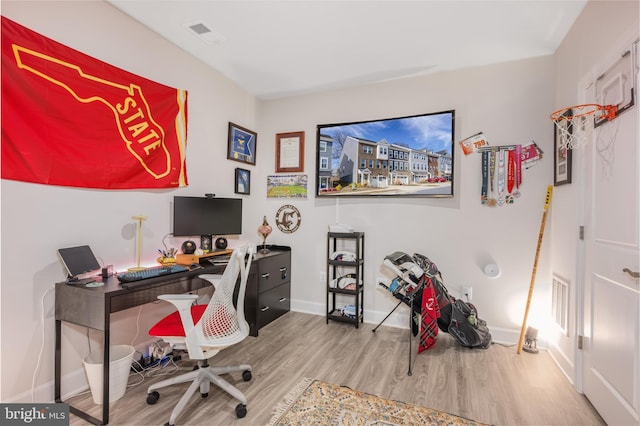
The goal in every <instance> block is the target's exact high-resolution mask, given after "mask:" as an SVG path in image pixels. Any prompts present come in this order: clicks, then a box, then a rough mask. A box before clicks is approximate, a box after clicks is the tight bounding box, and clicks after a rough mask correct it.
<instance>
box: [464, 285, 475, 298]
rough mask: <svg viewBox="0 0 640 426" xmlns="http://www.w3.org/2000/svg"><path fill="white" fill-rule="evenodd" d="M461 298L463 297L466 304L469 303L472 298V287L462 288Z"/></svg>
mask: <svg viewBox="0 0 640 426" xmlns="http://www.w3.org/2000/svg"><path fill="white" fill-rule="evenodd" d="M462 296H464V298H465V300H466V301H467V302H471V299H472V298H473V287H470V286H469V287H462Z"/></svg>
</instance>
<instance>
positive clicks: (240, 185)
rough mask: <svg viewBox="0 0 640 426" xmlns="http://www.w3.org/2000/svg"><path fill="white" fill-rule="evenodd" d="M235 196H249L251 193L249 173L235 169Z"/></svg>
mask: <svg viewBox="0 0 640 426" xmlns="http://www.w3.org/2000/svg"><path fill="white" fill-rule="evenodd" d="M234 187H235V189H234V191H235V193H236V194H245V195H249V193H250V191H251V171H249V170H246V169H241V168H236V178H235V185H234Z"/></svg>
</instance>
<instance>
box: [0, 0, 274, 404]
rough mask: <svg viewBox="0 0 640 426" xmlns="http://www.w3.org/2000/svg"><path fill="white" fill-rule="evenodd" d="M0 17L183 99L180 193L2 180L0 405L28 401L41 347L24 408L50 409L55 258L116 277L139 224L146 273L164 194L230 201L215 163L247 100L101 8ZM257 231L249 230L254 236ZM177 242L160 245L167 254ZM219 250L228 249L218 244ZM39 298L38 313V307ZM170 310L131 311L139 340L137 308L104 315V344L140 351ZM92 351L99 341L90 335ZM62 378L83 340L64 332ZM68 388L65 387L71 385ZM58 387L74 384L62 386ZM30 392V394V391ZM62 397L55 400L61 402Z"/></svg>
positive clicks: (221, 164) (75, 6) (248, 209)
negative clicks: (81, 260)
mask: <svg viewBox="0 0 640 426" xmlns="http://www.w3.org/2000/svg"><path fill="white" fill-rule="evenodd" d="M2 14H3V15H4V16H6V17H7V18H9V19H12V20H14V21H16V22H18V23H19V24H21V25H24V26H26V27H28V28H30V29H32V30H34V31H36V32H39V33H40V34H43V35H45V36H47V37H50V38H52V39H54V40H56V41H58V42H61V43H63V44H65V45H67V46H69V47H72V48H74V49H77V50H79V51H81V52H84V53H86V54H88V55H91V56H93V57H95V58H98V59H100V60H103V61H105V62H107V63H110V64H112V65H115V66H118V67H120V68H123V69H125V70H127V71H130V72H133V73H136V74H138V75H142V76H144V77H146V78H149V79H151V80H154V81H157V82H159V83H163V84H166V85H168V86H172V87H177V88H182V89H186V90H187V91H188V96H189V98H188V109H189V118H188V120H189V122H188V145H187V163H188V164H187V172H188V176H189V182H190V185H189V186H188V187H186V188H182V189H173V190H145V191H103V190H91V189H77V188H64V187H54V186H46V185H36V184H31V183H23V182H15V181H8V180H2V182H1V192H2V194H1V197H2V198H1V202H2V234H1V238H2V276H1V278H2V281H1V283H2V284H1V285H2V287H1V290H2V298H1V308H2V312H1V320H2V329H1V341H0V346H1V348H2V352H1V357H2V358H1V362H2V365H1V373H0V376H1V380H2V383H1V385H2V386H1V392H2V393H1V394H0V400H2V401H13V400H21V401H30V400H31V383H32V375H33V372H34V369H35V368H36V364H37V362H38V354H39V351H40V347H41V344H42V329H43V326H42V324H41V320H42V316H43V305H44V334H45V342H44V343H45V345H44V349H43V353H42V360H41V363H40V369H39V372H38V374H37V377H36V380H35V385H36V388H37V389H36V391H37V392H36V401H51V400H53V387H52V380H53V356H54V308H53V306H54V303H53V302H54V292H53V291H49V290H50V289H52V288H53V285H54V283H55V282H58V281H63V280H64V278H65V275H64V273H63V270H62V267H61V264H60V262H59V260H58V258H57V257H56V249H58V248H61V247H69V246H75V245H81V244H89V245H90V246H91V248H92V249H93V251H94V252H95V254H96V256H97V257H98V258H99V259H100V260H101V261H103V262H104V263H107V264H109V263H111V264H114V265H115V267H116V269H118V270H123V269H126V268H127V267H129V266H133V265H134V264H135V261H136V260H135V232H136V230H135V221H133V220H132V219H131V216H132V215H145V216H148V220H147V221H145V222H144V225H143V244H144V255H143V258H142V262H143V263H145V262H146V263H147V264H153V263H155V258H156V257H157V255H156V253H157V252H156V249H158V248H160V247H162V238H163V237H164V236H165V235H166V234H167V233H169V232H171V223H170V217H171V201H172V200H173V196H174V195H197V196H201V195H204V194H205V193H207V192H212V193H215V194H217V195H218V196H236V194H234V191H233V190H234V185H233V181H234V169H235V167H237V166H238V165H239V164H240V163H237V162H233V161H228V160H226V146H227V144H226V141H227V125H228V122H229V121H233V122H235V123H238V124H240V125H242V126H245V127H248V128H254V126H255V124H256V123H255V113H256V104H255V98H254V97H253V96H251V95H249V94H248V93H246V92H245V91H244V90H242V89H240V88H239V87H238V86H237V85H235V84H233V83H231V82H230V81H229V80H227V79H226V78H224V77H222V76H221V75H220V74H219V73H216V72H214V71H212V70H211V69H209V68H208V67H206V66H204V65H203V64H202V63H201V62H200V61H198V60H196V59H194V58H193V57H192V56H190V55H188V54H186V53H184V52H183V51H181V50H179V49H178V48H177V47H176V46H175V45H173V44H171V43H169V42H167V41H165V40H164V39H162V38H160V37H159V36H158V35H157V34H155V33H153V32H151V31H150V30H147V29H146V28H144V27H142V26H141V25H140V24H138V23H137V22H135V21H134V20H132V19H131V18H129V17H127V16H125V15H123V14H122V12H120V11H118V10H117V9H115V8H114V7H112V6H111V5H109V4H108V3H104V2H101V1H98V2H94V1H91V2H78V1H68V2H67V1H60V2H57V1H53V2H52V1H42V2H36V1H26V2H25V1H3V2H2ZM244 199H245V215H244V223H243V226H244V229H246V230H247V235H248V236H247V237H246V238H247V239H248V240H250V241H252V242H257V240H258V238H257V235H256V234H255V227H254V224H257V223H258V220H259V219H261V217H262V216H260V218H258V215H257V214H253V212H254V211H255V208H253V207H252V203H254V200H255V202H258V200H257V198H256V197H246V196H245V197H244ZM255 226H257V225H255ZM181 241H182V240H178V239H173V238H171V237H170V238H168V239H167V243H168V244H171V245H174V246H175V247H179V244H180V243H181ZM230 243H231V244H237V243H238V241H237V240H232V239H230ZM43 296H44V303H43V302H42V299H43ZM170 310H171V308H169V307H168V306H166V305H160V304H158V305H146V306H144V307H143V309H142V312H141V315H140V322H139V330H140V332H139V335H138V336H137V337H136V338H135V339H134V336H135V333H136V324H137V321H136V318H137V316H138V312H139V310H138V309H130V310H128V311H124V312H121V313H118V314H116V315H114V316H113V319H114V321H115V322H116V324H115V328H113V333H114V334H112V341H113V343H114V344H130V343H132V341H133V343H134V344H139V343H143V342H145V341H147V340H148V336H147V330H148V329H149V327H150V326H151V325H152V324H153V323H154V322H155V321H157V320H158V319H160V318H161V317H162V315H163V314H164V313H166V312H169V311H170ZM91 337H92V340H93V343H92V347H93V348H96V346H97V341H96V339H97V338H101V335H100V334H99V333H97V332H92V333H91ZM63 345H64V348H65V353H64V364H63V372H64V373H69V374H72V375H73V373H74V372H75V373H77V376H78V377H79V378H80V379H83V375H84V373H83V372H82V370H81V365H82V364H81V359H82V357H84V356H85V355H86V354H87V353H88V351H89V346H88V341H87V338H86V330H84V329H82V328H78V327H67V326H65V327H64V342H63ZM74 377H75V376H74ZM65 383H66V384H68V383H76V381H74V380H73V377H72V380H66V381H65ZM39 387H41V389H38V388H39ZM71 390H72V389H70V388H69V386H64V387H63V389H62V391H63V394H66V393H67V392H70V391H71Z"/></svg>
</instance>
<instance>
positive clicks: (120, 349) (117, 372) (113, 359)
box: [82, 345, 135, 404]
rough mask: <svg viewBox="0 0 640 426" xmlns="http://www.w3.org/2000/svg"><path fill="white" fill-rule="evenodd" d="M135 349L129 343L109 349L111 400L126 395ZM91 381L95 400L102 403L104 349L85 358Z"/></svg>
mask: <svg viewBox="0 0 640 426" xmlns="http://www.w3.org/2000/svg"><path fill="white" fill-rule="evenodd" d="M134 352H135V349H134V347H133V346H129V345H115V346H111V348H110V349H109V402H113V401H117V400H119V399H120V398H122V396H123V395H124V393H125V391H126V390H127V383H128V382H129V372H130V371H131V362H132V361H133V354H134ZM82 362H83V364H84V369H85V372H86V373H87V380H88V381H89V389H91V394H92V395H93V402H95V403H96V404H102V368H103V364H104V357H103V352H102V350H99V351H92V352H91V353H90V354H89V355H87V356H86V357H85V358H84V359H83V360H82Z"/></svg>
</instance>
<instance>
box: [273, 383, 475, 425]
mask: <svg viewBox="0 0 640 426" xmlns="http://www.w3.org/2000/svg"><path fill="white" fill-rule="evenodd" d="M288 425H344V426H346V425H362V426H365V425H367V426H368V425H371V426H373V425H376V426H383V425H384V426H387V425H391V426H396V425H403V426H412V425H483V423H478V422H474V421H472V420H468V419H465V418H462V417H458V416H454V415H451V414H448V413H445V412H442V411H438V410H433V409H430V408H425V407H420V406H418V405H413V404H405V403H404V402H398V401H392V400H389V399H385V398H380V397H379V396H375V395H370V394H367V393H364V392H360V391H356V390H352V389H349V388H347V387H343V386H338V385H334V384H331V383H325V382H321V381H319V380H312V379H304V380H303V381H301V382H300V383H299V384H298V385H297V386H296V388H295V389H294V390H293V391H291V392H290V393H289V395H287V397H286V399H285V401H284V402H283V403H281V404H280V405H278V406H277V407H276V408H275V409H274V414H273V417H272V418H271V421H270V422H269V426H288Z"/></svg>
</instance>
